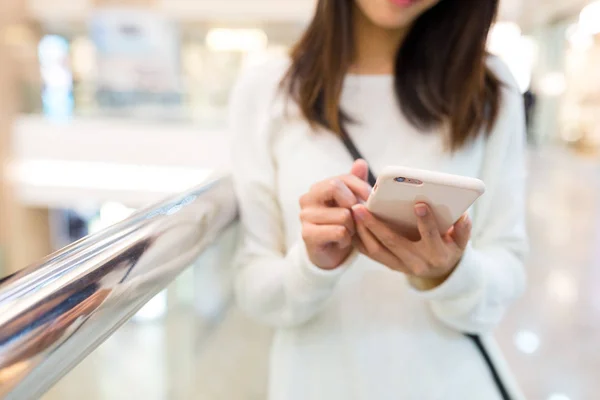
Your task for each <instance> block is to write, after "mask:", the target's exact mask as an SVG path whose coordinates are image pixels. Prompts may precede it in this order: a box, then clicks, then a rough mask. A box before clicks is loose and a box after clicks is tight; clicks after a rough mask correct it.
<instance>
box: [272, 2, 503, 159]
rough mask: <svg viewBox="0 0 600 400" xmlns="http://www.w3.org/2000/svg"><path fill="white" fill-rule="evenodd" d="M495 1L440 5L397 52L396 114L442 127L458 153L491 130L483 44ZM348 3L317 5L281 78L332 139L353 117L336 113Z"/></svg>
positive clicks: (348, 32)
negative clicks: (330, 133)
mask: <svg viewBox="0 0 600 400" xmlns="http://www.w3.org/2000/svg"><path fill="white" fill-rule="evenodd" d="M498 1H499V0H477V1H472V2H459V1H457V0H440V2H439V3H437V4H436V5H435V6H433V7H432V8H431V9H429V10H428V11H426V12H425V13H424V14H423V15H421V16H420V17H419V18H418V19H417V20H416V21H415V22H414V24H413V26H412V27H411V28H410V31H409V33H408V34H407V36H406V38H405V40H404V42H403V44H402V46H401V48H400V49H398V53H397V56H396V66H395V91H396V95H397V97H398V100H399V104H400V107H401V109H402V112H403V113H404V114H405V116H406V117H407V118H408V120H409V121H410V122H411V123H412V124H414V125H415V126H417V127H419V128H423V129H427V128H433V127H436V126H441V125H445V126H447V127H448V129H449V133H450V137H449V147H450V149H451V150H456V149H459V148H460V147H461V146H463V145H464V144H465V143H467V142H468V141H469V140H471V139H473V138H475V137H476V136H477V135H478V134H479V132H481V131H482V129H485V130H486V131H487V132H489V131H490V130H491V128H492V127H493V126H494V124H495V121H496V119H497V116H498V110H499V108H500V82H499V81H498V79H497V78H496V76H495V75H494V74H493V73H492V71H490V69H489V68H488V67H487V66H486V57H487V53H486V47H485V46H486V40H487V36H488V32H489V30H490V26H491V25H492V22H493V21H494V18H495V16H496V12H497V9H498ZM354 7H355V6H354V0H319V3H318V5H317V10H316V13H315V16H314V18H313V20H312V22H311V24H310V26H309V27H308V29H307V31H306V32H305V33H304V36H303V37H302V38H301V39H300V41H299V42H298V43H297V44H296V46H295V47H294V48H293V50H292V53H291V58H292V64H291V67H290V69H289V70H288V73H287V75H286V76H285V78H284V80H283V82H282V83H283V84H284V87H285V88H286V90H287V91H288V93H289V95H290V96H291V97H292V98H293V99H294V100H295V101H296V102H297V103H298V105H299V107H300V109H301V111H302V114H303V116H304V117H305V118H306V119H307V120H308V121H309V122H310V123H311V124H312V125H313V126H322V127H325V128H327V129H330V130H332V131H334V132H336V133H338V134H342V133H343V132H344V124H346V123H348V122H349V121H350V120H351V118H352V116H346V115H345V114H344V113H343V110H340V96H341V92H342V85H343V81H344V76H345V75H346V73H347V72H348V69H349V67H350V65H351V63H352V62H353V58H354V36H353V35H354V32H353V12H355V10H354Z"/></svg>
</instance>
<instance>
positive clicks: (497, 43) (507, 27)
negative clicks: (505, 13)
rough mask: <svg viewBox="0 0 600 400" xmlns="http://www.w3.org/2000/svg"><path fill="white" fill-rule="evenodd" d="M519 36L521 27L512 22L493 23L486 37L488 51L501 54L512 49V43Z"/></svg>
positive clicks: (513, 43) (517, 39)
mask: <svg viewBox="0 0 600 400" xmlns="http://www.w3.org/2000/svg"><path fill="white" fill-rule="evenodd" d="M520 38H521V28H519V25H517V24H516V23H514V22H506V21H503V22H497V23H495V24H494V25H493V26H492V28H491V30H490V35H489V37H488V43H487V47H488V50H489V52H490V53H493V54H496V55H498V56H501V55H503V54H505V53H507V51H510V50H514V45H515V43H517V42H518V41H519V39H520Z"/></svg>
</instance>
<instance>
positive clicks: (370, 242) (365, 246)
mask: <svg viewBox="0 0 600 400" xmlns="http://www.w3.org/2000/svg"><path fill="white" fill-rule="evenodd" d="M353 243H354V246H355V247H356V248H357V249H358V251H360V252H361V253H362V254H364V255H366V256H368V257H370V258H371V259H373V260H375V261H377V262H378V263H380V264H383V265H385V266H387V267H388V268H391V269H393V270H395V271H400V272H404V273H409V272H410V271H409V269H408V268H407V267H406V265H405V264H404V263H403V262H402V260H400V259H399V258H398V257H396V256H395V255H394V254H393V253H392V252H391V251H389V250H388V249H386V248H385V246H384V245H383V244H381V243H380V242H379V241H378V240H377V238H376V237H375V236H374V235H373V234H372V233H371V232H370V231H369V229H368V228H367V227H366V226H365V225H364V224H363V223H361V222H359V223H357V224H356V236H355V238H354V239H353Z"/></svg>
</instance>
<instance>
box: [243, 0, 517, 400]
mask: <svg viewBox="0 0 600 400" xmlns="http://www.w3.org/2000/svg"><path fill="white" fill-rule="evenodd" d="M497 6H498V0H478V1H476V2H472V3H469V4H466V3H464V2H459V1H457V0H439V1H436V0H320V1H319V2H318V4H317V10H316V14H315V16H314V19H313V21H312V23H311V24H310V26H309V28H308V30H307V32H306V33H305V35H304V36H303V38H302V39H301V40H300V42H299V43H298V44H297V45H296V47H295V48H294V50H293V51H292V54H291V60H282V61H281V62H273V63H270V64H268V65H264V66H261V67H260V68H255V69H253V70H250V71H248V72H247V73H246V74H245V75H244V76H243V77H242V78H241V80H240V82H239V84H238V86H237V88H236V90H235V93H234V95H233V98H232V125H231V127H232V129H233V132H234V135H235V137H234V152H233V166H234V180H235V187H236V191H237V195H238V197H239V202H240V209H241V215H242V224H243V229H244V239H245V245H244V248H243V249H244V250H243V259H242V266H243V267H242V269H241V271H240V273H239V275H238V277H237V282H236V292H237V296H238V301H239V304H240V305H241V307H242V308H243V309H244V310H245V311H246V312H247V313H249V314H250V315H252V316H254V317H256V318H257V319H258V320H260V321H263V322H264V323H267V324H269V325H271V326H273V327H275V328H276V329H277V331H276V336H275V339H274V343H273V345H272V352H271V369H270V382H269V395H270V399H274V400H290V399H291V400H294V399H299V400H300V399H302V400H312V399H328V400H336V399H340V400H342V399H343V400H346V399H369V400H374V399H411V400H412V399H415V400H427V399H461V400H467V399H474V400H475V399H476V400H481V399H498V398H501V396H500V394H499V391H498V388H497V387H496V385H495V383H494V380H493V379H492V377H491V374H490V370H489V368H488V367H487V366H486V363H485V361H484V359H483V357H482V355H481V353H480V352H479V351H478V350H477V348H476V346H475V345H474V344H473V342H472V341H471V340H469V338H467V337H466V336H465V335H464V334H465V333H470V334H481V335H483V337H484V342H485V343H486V344H487V345H488V351H491V352H492V353H493V350H494V349H493V348H492V349H490V348H489V345H490V341H489V340H488V336H486V334H488V333H489V332H490V331H491V330H492V329H493V328H494V327H495V326H496V325H497V324H498V323H499V322H500V320H501V317H502V315H503V314H504V312H505V310H506V309H507V307H508V306H509V305H510V304H511V303H512V302H513V300H514V299H515V298H517V297H518V296H519V295H520V294H521V293H522V292H523V290H524V285H525V276H524V269H523V257H524V254H525V252H526V247H527V246H526V234H525V228H524V225H525V224H524V166H523V158H524V149H523V138H524V121H523V105H522V100H521V96H520V93H519V92H518V90H517V89H516V86H515V83H514V80H513V79H512V77H511V76H510V73H509V72H508V71H507V69H506V67H505V66H503V65H502V64H501V62H500V61H499V60H497V59H494V58H491V57H488V56H487V55H486V52H485V42H486V37H487V34H488V31H489V28H490V25H491V23H492V21H493V19H494V16H495V13H496V10H497ZM346 134H347V135H348V137H349V138H350V139H351V140H352V141H353V142H354V143H355V144H356V147H357V148H358V149H359V150H360V151H361V152H362V154H363V155H364V157H365V159H366V160H368V161H369V162H370V167H371V169H372V170H373V172H374V173H375V174H376V173H377V172H378V171H380V170H381V169H382V168H384V167H385V166H388V165H403V166H409V167H416V168H424V169H430V170H436V171H443V172H448V173H454V174H459V175H465V176H473V177H479V178H481V179H483V180H484V181H485V183H486V186H487V193H486V194H485V195H484V196H483V197H482V198H481V199H480V200H479V201H478V202H477V203H476V205H475V206H474V207H473V209H472V212H471V213H470V215H469V216H464V217H463V218H461V219H460V220H459V222H457V224H456V225H455V226H454V227H453V228H451V229H450V231H449V232H438V231H437V228H436V227H435V223H433V216H432V214H431V211H430V210H429V208H428V207H427V205H425V204H416V205H415V213H416V214H417V215H418V217H419V221H420V228H421V232H422V235H421V236H422V237H421V239H420V240H419V241H417V242H411V243H409V245H407V244H406V241H405V240H404V238H402V237H399V236H398V234H397V233H396V232H394V231H393V230H392V229H391V228H390V227H388V226H386V225H385V224H384V223H383V222H381V221H378V220H377V219H376V218H374V217H373V216H372V215H371V214H369V212H368V211H367V210H366V209H365V207H364V206H362V205H361V204H362V202H363V201H364V200H365V199H366V198H367V197H368V195H369V192H370V190H371V188H370V186H369V185H368V183H367V182H366V180H367V176H368V171H367V164H366V163H365V161H361V160H359V161H356V162H354V163H353V159H352V158H351V157H350V155H349V154H348V152H347V149H346V147H345V146H344V144H343V142H342V140H341V139H342V138H343V137H344V136H345V135H346ZM431 227H433V229H431ZM493 355H494V354H493ZM494 359H495V360H494V362H495V364H496V366H497V367H499V366H500V363H501V360H499V359H498V357H494ZM502 378H503V381H504V383H505V384H506V385H507V386H508V387H509V389H510V390H513V391H512V393H511V396H512V397H513V398H516V397H518V395H517V394H516V393H515V391H514V387H512V382H511V380H510V379H509V377H508V376H507V375H506V374H503V376H502Z"/></svg>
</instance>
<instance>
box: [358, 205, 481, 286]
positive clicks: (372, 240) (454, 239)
mask: <svg viewBox="0 0 600 400" xmlns="http://www.w3.org/2000/svg"><path fill="white" fill-rule="evenodd" d="M352 211H353V214H354V218H355V220H356V231H357V240H355V246H356V247H357V248H358V250H359V251H360V252H361V253H363V254H365V255H366V256H368V257H369V258H371V259H373V260H375V261H377V262H379V263H381V264H383V265H385V266H387V267H388V268H390V269H393V270H395V271H399V272H403V273H405V274H407V275H408V277H409V280H410V282H411V284H412V285H413V286H415V287H416V288H417V289H420V290H430V289H433V288H435V287H437V286H439V285H441V284H442V283H443V282H444V281H445V280H446V279H447V278H448V277H449V276H450V274H452V272H453V271H454V269H455V268H456V266H457V265H458V263H459V262H460V260H461V258H462V256H463V253H464V251H465V248H466V247H467V243H468V242H469V239H470V237H471V220H470V219H469V217H468V215H467V214H465V215H463V216H462V217H461V218H460V219H459V220H458V222H456V224H454V226H453V227H451V228H450V229H449V230H448V232H445V233H443V234H442V233H440V231H439V229H438V226H437V223H436V221H435V216H434V215H433V213H432V212H431V209H430V208H429V207H428V206H427V205H426V204H423V203H420V204H417V205H415V214H416V216H417V221H418V227H419V233H420V235H421V238H420V240H419V241H416V242H413V241H411V240H409V239H407V238H406V237H404V236H402V235H401V234H400V233H398V232H397V231H396V230H394V229H393V227H392V226H390V225H389V224H387V223H385V222H383V221H381V220H379V219H377V218H376V217H375V216H374V215H373V214H371V213H370V212H369V211H368V210H367V208H366V207H365V206H363V205H356V206H354V207H353V208H352Z"/></svg>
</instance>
